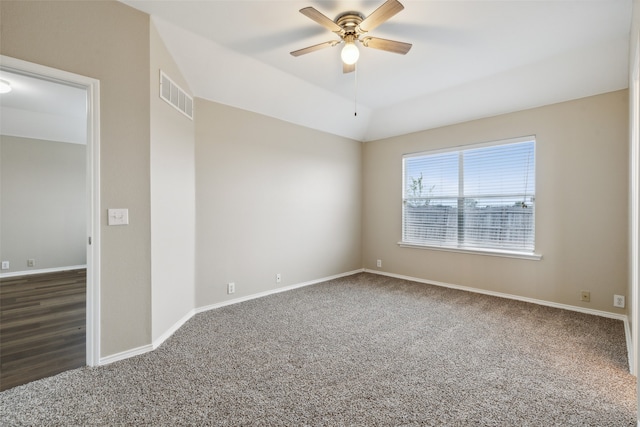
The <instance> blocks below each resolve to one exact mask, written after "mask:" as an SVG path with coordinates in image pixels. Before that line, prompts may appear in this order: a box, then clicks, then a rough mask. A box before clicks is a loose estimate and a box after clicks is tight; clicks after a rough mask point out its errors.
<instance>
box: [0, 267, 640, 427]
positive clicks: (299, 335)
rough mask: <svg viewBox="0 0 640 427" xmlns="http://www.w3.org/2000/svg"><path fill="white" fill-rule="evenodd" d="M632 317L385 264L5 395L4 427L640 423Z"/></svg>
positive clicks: (239, 308)
mask: <svg viewBox="0 0 640 427" xmlns="http://www.w3.org/2000/svg"><path fill="white" fill-rule="evenodd" d="M635 384H636V381H635V378H634V377H633V376H631V375H630V374H629V373H628V366H627V352H626V347H625V337H624V328H623V324H622V322H620V321H616V320H612V319H607V318H601V317H595V316H589V315H585V314H580V313H575V312H570V311H564V310H558V309H553V308H549V307H542V306H537V305H533V304H528V303H522V302H517V301H510V300H504V299H500V298H494V297H489V296H483V295H478V294H472V293H467V292H461V291H455V290H450V289H445V288H438V287H434V286H428V285H423V284H418V283H412V282H408V281H402V280H397V279H392V278H388V277H383V276H377V275H372V274H358V275H354V276H350V277H347V278H343V279H338V280H333V281H330V282H326V283H322V284H318V285H314V286H309V287H305V288H301V289H297V290H293V291H288V292H284V293H280V294H276V295H272V296H269V297H265V298H261V299H257V300H252V301H248V302H244V303H241V304H236V305H232V306H228V307H225V308H221V309H218V310H214V311H210V312H206V313H202V314H199V315H197V316H195V317H194V318H193V319H191V320H190V321H189V322H188V323H187V324H186V325H185V326H183V327H182V328H181V329H180V330H179V331H178V332H176V334H175V335H174V336H173V337H171V338H170V339H169V340H168V341H167V342H166V343H165V344H164V345H163V346H161V347H160V348H159V349H158V350H156V351H154V352H152V353H148V354H145V355H142V356H139V357H135V358H132V359H128V360H125V361H121V362H117V363H113V364H111V365H108V366H104V367H98V368H82V369H77V370H74V371H69V372H66V373H63V374H60V375H57V376H55V377H51V378H47V379H44V380H40V381H36V382H34V383H31V384H27V385H24V386H19V387H16V388H13V389H10V390H7V391H5V392H2V393H0V424H1V425H3V426H13V425H64V426H68V425H222V426H226V425H228V426H238V425H277V426H280V425H281V426H291V425H310V426H343V425H357V426H373V425H383V426H400V425H427V426H469V425H474V426H635V425H636V412H635V411H636V392H635Z"/></svg>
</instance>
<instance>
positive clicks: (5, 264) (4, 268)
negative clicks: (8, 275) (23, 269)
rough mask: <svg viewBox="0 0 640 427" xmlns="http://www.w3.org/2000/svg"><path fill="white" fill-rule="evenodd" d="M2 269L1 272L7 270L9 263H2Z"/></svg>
mask: <svg viewBox="0 0 640 427" xmlns="http://www.w3.org/2000/svg"><path fill="white" fill-rule="evenodd" d="M2 269H3V270H8V269H9V261H2Z"/></svg>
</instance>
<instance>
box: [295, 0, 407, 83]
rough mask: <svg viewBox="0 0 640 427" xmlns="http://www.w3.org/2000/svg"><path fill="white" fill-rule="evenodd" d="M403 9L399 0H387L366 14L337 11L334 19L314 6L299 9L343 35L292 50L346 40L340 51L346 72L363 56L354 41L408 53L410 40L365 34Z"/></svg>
mask: <svg viewBox="0 0 640 427" xmlns="http://www.w3.org/2000/svg"><path fill="white" fill-rule="evenodd" d="M402 9H404V6H403V5H402V4H401V3H400V2H399V1H398V0H387V1H386V2H384V3H383V4H382V5H381V6H380V7H378V8H377V9H376V10H374V11H373V13H372V14H371V15H369V16H367V17H366V18H365V17H364V15H362V14H361V13H360V12H345V13H342V14H340V15H338V17H337V18H336V20H335V21H332V20H331V19H329V18H328V17H326V16H325V15H323V14H322V13H320V12H319V11H318V10H316V9H314V8H313V7H311V6H309V7H305V8H303V9H300V13H302V14H303V15H305V16H306V17H308V18H310V19H313V20H314V21H316V22H317V23H318V24H320V25H322V26H323V27H325V28H327V29H328V30H329V31H333V32H334V33H336V34H337V35H338V36H339V37H340V40H331V41H328V42H324V43H320V44H316V45H313V46H309V47H305V48H304V49H299V50H294V51H293V52H291V55H293V56H300V55H304V54H307V53H311V52H315V51H316V50H319V49H323V48H325V47H333V46H336V45H338V44H340V43H343V42H344V44H345V45H344V47H343V48H342V52H341V54H340V57H341V58H342V62H343V64H342V71H343V72H344V73H350V72H352V71H355V69H356V62H357V61H358V57H359V56H360V52H359V51H358V48H357V47H356V44H355V42H356V41H359V42H360V43H361V44H362V45H363V46H364V47H371V48H374V49H380V50H386V51H387V52H393V53H399V54H401V55H405V54H406V53H407V52H409V49H411V46H412V45H411V43H404V42H398V41H394V40H386V39H380V38H377V37H370V36H365V35H366V34H367V33H368V32H369V31H371V30H373V29H374V28H376V27H377V26H379V25H380V24H382V23H384V22H385V21H387V20H388V19H389V18H391V17H392V16H394V15H395V14H396V13H398V12H400V11H401V10H402ZM361 36H363V37H361Z"/></svg>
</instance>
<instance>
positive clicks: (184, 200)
mask: <svg viewBox="0 0 640 427" xmlns="http://www.w3.org/2000/svg"><path fill="white" fill-rule="evenodd" d="M150 30H151V33H150V43H151V68H150V82H151V89H150V90H151V100H150V103H151V306H152V310H151V311H152V339H153V341H156V340H157V339H158V338H159V337H161V336H162V335H163V334H165V333H166V332H167V331H168V330H170V329H171V328H172V326H174V325H175V324H176V323H177V322H178V321H180V320H181V319H182V318H184V317H185V316H186V315H187V314H188V313H189V312H190V311H191V310H192V309H193V308H194V304H195V295H194V293H195V287H194V280H195V278H194V277H195V231H196V230H195V220H196V213H195V207H196V205H195V203H196V202H195V154H194V151H195V137H194V123H193V121H192V120H190V119H189V118H188V117H186V116H185V115H183V114H182V113H180V112H179V111H178V110H176V109H174V108H173V107H172V106H171V105H169V104H167V103H166V102H165V101H163V100H162V99H161V98H160V96H159V84H160V83H159V79H160V72H159V70H160V69H162V70H163V71H164V72H165V73H166V74H167V75H168V76H169V77H170V78H171V79H172V80H173V81H174V82H175V83H176V84H178V85H179V86H180V87H181V88H182V89H184V90H187V91H188V85H187V84H186V82H185V81H184V78H183V77H182V75H181V73H180V70H179V69H178V66H177V65H176V64H175V63H174V62H173V59H172V58H171V55H170V54H169V52H168V51H167V49H166V48H165V46H164V43H163V42H162V39H160V36H159V34H158V32H157V30H156V28H155V26H154V25H153V22H152V23H151V28H150Z"/></svg>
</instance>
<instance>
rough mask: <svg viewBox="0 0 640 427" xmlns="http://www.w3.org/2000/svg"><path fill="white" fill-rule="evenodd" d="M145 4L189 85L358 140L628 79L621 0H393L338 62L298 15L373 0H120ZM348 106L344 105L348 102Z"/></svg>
mask: <svg viewBox="0 0 640 427" xmlns="http://www.w3.org/2000/svg"><path fill="white" fill-rule="evenodd" d="M121 1H122V2H123V3H126V4H128V5H130V6H132V7H134V8H137V9H139V10H142V11H144V12H146V13H148V14H150V15H151V16H152V19H153V22H154V25H155V26H156V28H157V29H158V31H159V33H160V35H161V37H162V39H163V41H164V43H165V44H166V46H167V48H168V49H169V51H170V52H171V54H172V56H173V57H174V59H175V61H176V62H177V64H178V66H179V67H180V69H181V71H182V73H183V75H184V77H185V78H186V80H187V82H188V84H189V89H190V90H191V92H192V93H193V94H194V95H195V96H197V97H201V98H205V99H208V100H212V101H216V102H220V103H223V104H227V105H231V106H234V107H239V108H242V109H245V110H249V111H254V112H257V113H261V114H264V115H267V116H271V117H275V118H278V119H282V120H285V121H289V122H292V123H296V124H299V125H303V126H306V127H310V128H314V129H318V130H322V131H326V132H329V133H333V134H337V135H342V136H345V137H349V138H353V139H356V140H359V141H369V140H375V139H381V138H385V137H390V136H395V135H400V134H406V133H410V132H415V131H419V130H423V129H428V128H433V127H438V126H443V125H447V124H453V123H459V122H463V121H467V120H473V119H477V118H481V117H487V116H492V115H497V114H503V113H507V112H512V111H517V110H522V109H527V108H532V107H536V106H541V105H546V104H551V103H556V102H562V101H566V100H571V99H576V98H581V97H585V96H590V95H595V94H599V93H605V92H609V91H613V90H618V89H623V88H626V87H628V58H629V52H628V50H629V31H630V25H631V3H632V2H631V0H578V1H574V0H549V1H545V0H532V1H526V0H512V1H503V0H499V1H494V0H471V1H455V0H451V1H424V0H422V1H421V0H400V1H401V2H402V4H403V5H404V7H405V9H404V10H402V11H401V12H399V13H398V14H397V15H395V16H393V17H392V18H391V19H389V20H388V21H387V22H385V23H383V24H382V25H380V26H379V27H377V28H375V29H374V30H372V31H371V33H370V35H372V36H375V37H380V38H385V39H392V40H399V41H403V42H409V43H412V44H413V47H412V48H411V50H410V51H409V53H408V54H407V55H404V56H403V55H398V54H394V53H389V52H384V51H380V50H374V49H370V48H365V47H362V46H361V45H359V47H360V52H361V55H360V59H359V61H358V63H357V71H356V72H355V73H349V74H343V72H342V63H341V60H340V49H341V46H342V45H338V46H336V47H333V48H326V49H322V50H319V51H316V52H313V53H310V54H307V55H303V56H300V57H293V56H292V55H290V54H289V52H291V51H294V50H296V49H300V48H304V47H307V46H310V45H314V44H318V43H322V42H326V41H330V40H337V39H338V37H337V36H336V35H335V34H333V33H331V32H330V31H328V30H327V29H325V28H324V27H322V26H320V25H318V24H317V23H316V22H313V21H312V20H311V19H309V18H308V17H306V16H304V15H303V14H301V13H300V12H299V10H300V9H301V8H303V7H306V6H312V7H314V8H315V9H317V10H318V11H320V12H321V13H323V14H324V15H326V16H328V17H329V18H331V19H335V18H336V17H337V16H338V15H340V14H341V13H343V12H346V11H358V12H360V13H362V14H363V15H364V16H367V15H369V14H371V12H373V11H374V10H375V9H376V8H377V7H378V6H380V5H381V4H382V3H383V2H384V0H375V1H369V0H358V1H338V0H331V1H318V0H309V1H305V0H303V1H292V0H286V1H274V0H232V1H229V0H200V1H185V0H182V1H178V0H157V1H156V0H143V1H140V0H121ZM356 111H357V115H354V112H356Z"/></svg>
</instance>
